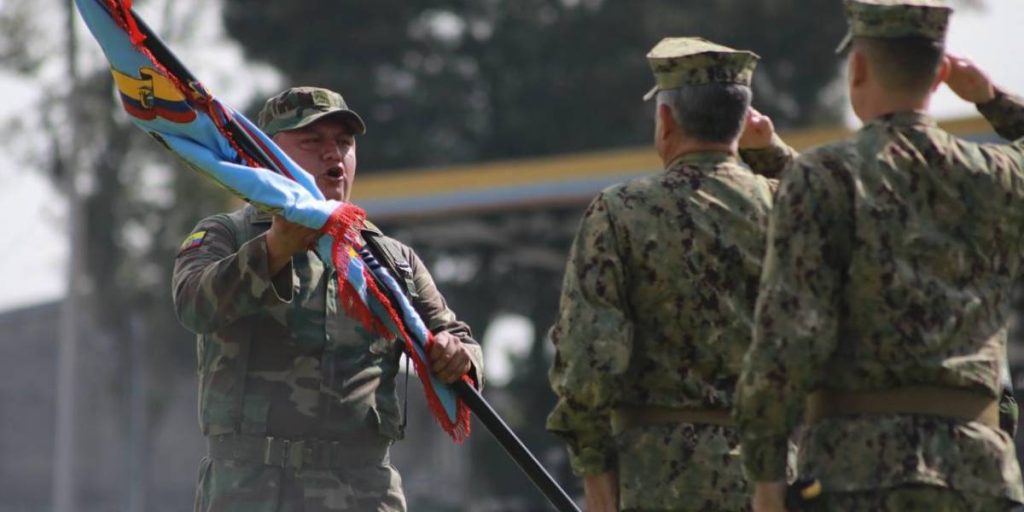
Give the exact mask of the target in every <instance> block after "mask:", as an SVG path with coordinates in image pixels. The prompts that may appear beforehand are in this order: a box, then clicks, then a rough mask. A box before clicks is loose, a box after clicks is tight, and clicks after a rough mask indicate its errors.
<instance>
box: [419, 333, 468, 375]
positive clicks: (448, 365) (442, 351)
mask: <svg viewBox="0 0 1024 512" xmlns="http://www.w3.org/2000/svg"><path fill="white" fill-rule="evenodd" d="M427 357H429V358H430V370H431V371H433V372H434V374H435V375H437V377H438V378H439V379H441V380H443V381H445V382H447V383H448V384H451V383H452V382H455V381H456V380H459V379H460V378H461V377H462V376H463V375H465V374H466V372H468V371H469V369H470V368H471V367H472V366H473V363H472V360H471V359H470V358H469V351H468V350H466V347H464V346H463V345H462V341H460V340H459V338H458V337H456V336H455V335H454V334H452V333H450V332H439V333H437V334H435V335H434V344H433V345H431V346H430V350H429V352H428V353H427Z"/></svg>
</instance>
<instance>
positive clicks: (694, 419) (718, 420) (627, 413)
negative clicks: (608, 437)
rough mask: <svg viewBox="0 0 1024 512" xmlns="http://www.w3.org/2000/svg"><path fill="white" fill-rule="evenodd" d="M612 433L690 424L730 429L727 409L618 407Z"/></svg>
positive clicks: (612, 418) (613, 415) (730, 420)
mask: <svg viewBox="0 0 1024 512" xmlns="http://www.w3.org/2000/svg"><path fill="white" fill-rule="evenodd" d="M611 420H612V431H613V432H615V433H619V432H622V431H624V430H627V429H630V428H635V427H648V426H653V425H674V424H680V423H692V424H696V425H718V426H721V427H731V426H732V425H733V423H732V418H731V417H730V415H729V410H728V409H696V408H694V409H683V408H679V409H677V408H673V407H619V408H616V409H614V410H613V411H612V415H611Z"/></svg>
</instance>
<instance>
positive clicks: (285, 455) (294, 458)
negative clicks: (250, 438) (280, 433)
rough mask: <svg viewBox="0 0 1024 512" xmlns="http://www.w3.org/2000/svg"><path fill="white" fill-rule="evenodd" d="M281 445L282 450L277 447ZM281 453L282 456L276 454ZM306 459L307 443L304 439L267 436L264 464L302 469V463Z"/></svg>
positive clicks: (264, 446) (264, 447) (264, 448)
mask: <svg viewBox="0 0 1024 512" xmlns="http://www.w3.org/2000/svg"><path fill="white" fill-rule="evenodd" d="M278 445H279V446H280V452H278V451H277V450H276V449H275V448H276V446H278ZM278 453H280V458H278V457H276V455H277V454H278ZM304 460H305V443H304V442H303V441H291V440H289V439H279V438H276V437H274V436H267V437H266V438H265V443H264V445H263V465H265V466H280V467H281V468H282V469H284V468H293V469H295V470H296V471H298V470H300V469H302V463H303V461H304Z"/></svg>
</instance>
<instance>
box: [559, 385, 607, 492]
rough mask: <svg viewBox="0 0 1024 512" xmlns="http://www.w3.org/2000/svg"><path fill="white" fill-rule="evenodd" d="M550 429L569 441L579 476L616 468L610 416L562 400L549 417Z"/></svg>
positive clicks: (570, 461) (575, 469) (574, 469)
mask: <svg viewBox="0 0 1024 512" xmlns="http://www.w3.org/2000/svg"><path fill="white" fill-rule="evenodd" d="M547 430H548V431H549V432H551V433H553V434H555V435H556V436H559V437H561V438H562V439H563V440H565V441H566V443H567V444H568V446H569V463H570V465H571V466H572V471H573V473H575V474H576V475H577V476H586V475H594V474H598V473H604V472H606V471H612V470H615V469H616V466H617V465H618V457H617V455H616V450H615V439H614V437H613V436H612V432H611V425H610V423H609V420H608V417H607V415H601V414H597V413H593V412H589V411H583V410H578V409H573V408H571V407H569V406H568V404H567V403H566V402H564V401H560V402H559V404H558V405H556V406H555V410H553V411H551V415H550V416H548V421H547Z"/></svg>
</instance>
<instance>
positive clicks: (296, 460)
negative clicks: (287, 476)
mask: <svg viewBox="0 0 1024 512" xmlns="http://www.w3.org/2000/svg"><path fill="white" fill-rule="evenodd" d="M307 450H309V448H308V447H307V446H306V442H305V441H285V445H284V453H283V454H282V456H281V467H290V468H292V469H293V470H295V471H300V470H301V469H302V466H303V464H304V462H305V461H306V451H307Z"/></svg>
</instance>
